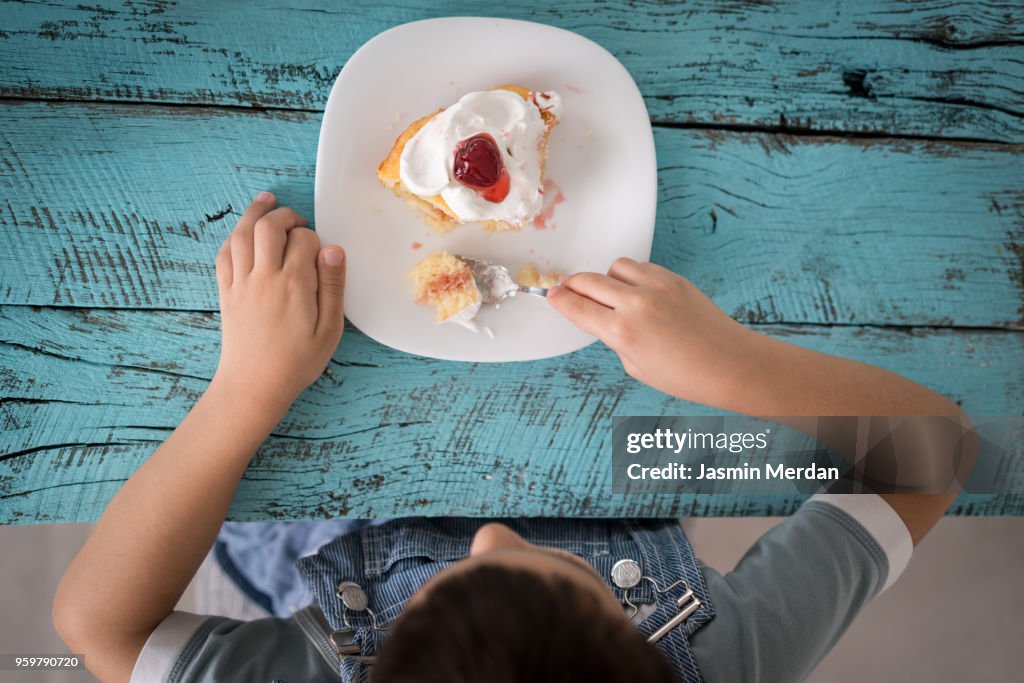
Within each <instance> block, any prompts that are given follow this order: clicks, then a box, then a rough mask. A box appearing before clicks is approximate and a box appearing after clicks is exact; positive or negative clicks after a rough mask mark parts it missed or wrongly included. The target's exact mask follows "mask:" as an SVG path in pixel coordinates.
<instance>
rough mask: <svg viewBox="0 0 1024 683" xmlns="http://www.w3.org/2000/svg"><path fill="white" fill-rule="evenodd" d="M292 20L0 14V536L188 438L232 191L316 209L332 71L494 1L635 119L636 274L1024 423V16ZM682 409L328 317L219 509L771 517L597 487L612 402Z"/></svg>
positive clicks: (93, 12)
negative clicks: (647, 135) (415, 27)
mask: <svg viewBox="0 0 1024 683" xmlns="http://www.w3.org/2000/svg"><path fill="white" fill-rule="evenodd" d="M287 4H288V7H278V3H276V2H269V1H267V0H261V1H259V2H250V1H244V2H243V1H242V0H238V1H236V2H201V1H199V0H195V1H193V2H173V1H167V0H152V1H148V2H147V1H142V0H136V1H134V2H132V1H129V0H125V1H124V2H115V1H113V0H91V2H90V3H89V4H88V5H81V4H73V3H68V4H67V5H66V6H61V5H60V3H45V4H43V3H29V2H13V1H11V2H0V97H2V101H0V130H2V146H0V187H2V190H3V198H2V205H0V267H2V273H0V304H2V307H0V330H2V344H0V425H2V436H0V453H2V454H3V455H0V521H2V522H4V523H20V522H54V521H79V520H92V519H95V518H96V517H97V516H98V515H99V514H100V512H101V511H102V510H103V507H104V505H105V504H106V502H107V501H108V500H109V499H110V498H111V496H112V495H113V494H114V492H115V491H116V490H117V488H118V487H119V486H120V484H121V483H122V482H123V481H124V480H125V479H126V478H127V477H128V476H129V475H130V474H131V473H132V472H133V471H134V470H135V468H136V467H138V465H139V464H140V463H141V462H142V461H143V460H144V459H145V458H146V457H147V455H149V454H150V453H151V452H152V451H153V449H154V448H155V447H156V446H157V444H159V443H160V442H161V440H163V439H164V438H165V437H166V436H167V435H168V433H169V432H170V431H171V430H172V429H173V428H174V427H175V426H176V425H177V424H178V422H179V421H180V420H181V418H182V417H183V416H184V415H185V413H186V411H187V410H188V408H189V407H190V405H191V404H192V402H193V401H194V400H195V399H196V398H197V397H198V396H199V394H200V393H201V392H202V391H203V389H204V388H205V386H206V384H207V381H208V380H209V378H210V376H211V373H212V371H213V369H214V364H215V362H216V359H217V349H218V339H219V320H218V315H217V299H216V286H215V280H214V274H213V260H214V254H215V252H216V250H217V248H218V245H219V244H220V242H221V241H222V240H223V239H224V236H225V235H226V234H227V233H228V231H229V230H230V229H231V228H232V227H233V225H234V222H235V219H236V217H237V215H238V213H239V209H240V207H243V206H244V205H245V204H246V203H247V201H248V199H249V198H250V197H252V196H253V194H255V193H256V192H257V191H258V190H261V189H270V190H272V191H274V192H276V193H277V194H278V196H279V197H280V199H281V200H282V201H283V202H285V203H287V204H289V205H292V206H294V207H296V208H297V209H298V210H299V211H300V212H302V213H304V214H305V215H307V216H312V215H313V206H312V203H313V176H314V163H315V153H316V142H317V134H318V130H319V125H320V113H321V111H322V108H323V106H324V103H325V102H326V99H327V95H328V92H329V89H330V87H331V84H332V83H333V80H334V78H335V77H336V75H337V74H338V72H339V70H340V69H341V68H342V67H343V66H344V65H345V60H346V59H347V58H348V57H349V56H350V55H351V54H352V52H353V51H354V50H355V49H356V48H358V47H359V45H361V44H362V43H363V42H365V41H366V40H368V39H369V38H371V37H373V36H374V35H375V34H377V33H379V32H380V31H383V30H385V29H387V28H389V27H391V26H394V25H396V24H399V23H403V22H407V21H413V20H416V19H422V18H427V17H431V16H441V15H467V14H468V15H474V14H476V15H479V14H490V13H491V12H493V11H496V10H500V11H502V12H505V13H506V14H504V16H509V17H513V18H523V19H531V20H534V21H540V22H545V23H549V24H553V25H556V26H560V27H563V28H567V29H570V30H573V31H576V32H578V33H581V34H582V35H584V36H587V37H589V38H591V39H593V40H595V41H597V42H598V43H600V44H601V45H603V46H605V47H606V48H608V49H609V50H610V51H611V52H612V53H614V54H615V55H616V56H617V57H618V58H619V59H620V60H621V61H622V62H623V63H624V64H625V65H626V67H627V68H628V69H629V71H630V72H631V73H632V75H633V77H634V78H635V79H636V81H637V83H638V84H639V86H640V90H641V91H642V93H643V95H644V97H645V100H646V103H647V107H648V109H649V111H650V115H651V119H652V122H653V123H654V125H655V140H656V144H657V153H658V164H659V190H660V195H659V200H660V201H659V205H658V221H657V228H656V232H655V240H654V253H653V257H652V258H653V260H654V261H656V262H658V263H661V264H663V265H665V266H667V267H669V268H671V269H673V270H676V271H678V272H680V273H683V274H685V275H686V276H687V277H689V278H690V279H692V280H693V281H694V282H695V283H697V285H699V286H700V287H701V288H703V289H704V290H705V291H706V292H708V293H709V294H710V295H711V296H712V297H713V298H714V299H715V301H716V302H717V303H718V304H719V305H720V306H722V307H723V308H724V309H725V310H726V311H728V312H729V313H731V314H732V315H733V316H734V317H736V318H737V319H739V320H742V321H743V322H745V323H748V324H750V325H754V326H756V327H757V328H758V329H761V330H763V331H765V332H767V333H769V334H773V335H778V336H781V337H784V338H786V339H788V340H789V341H792V342H794V343H797V344H801V345H806V346H808V347H812V348H816V349H821V350H824V351H829V352H832V353H837V354H840V355H843V356H848V357H852V358H857V359H861V360H865V361H868V362H871V363H876V364H878V365H881V366H884V367H887V368H891V369H892V370H895V371H897V372H900V373H904V374H906V375H908V376H910V377H911V378H913V379H915V380H918V381H920V382H923V383H924V384H926V385H928V386H931V387H933V388H935V389H936V390H938V391H940V392H943V393H944V394H947V395H949V396H952V397H953V398H955V399H956V400H957V401H958V402H959V403H960V404H961V405H962V406H963V407H964V409H965V410H967V411H968V412H970V413H974V414H978V415H1020V414H1021V413H1022V409H1024V6H1022V4H1021V3H1020V2H1019V1H1016V0H1007V1H1005V2H997V1H992V2H980V1H979V2H965V3H959V4H958V3H949V2H917V3H901V2H895V1H884V0H872V1H865V2H856V3H854V2H849V3H840V2H837V1H836V2H821V1H818V0H808V1H806V2H797V1H784V0H779V1H776V2H758V3H755V2H725V1H722V2H719V1H717V0H707V1H704V2H698V1H694V2H687V3H683V4H680V5H672V4H671V3H660V2H642V1H641V2H627V1H620V0H604V1H602V2H592V3H591V2H577V3H550V2H536V1H535V2H527V3H521V4H518V5H516V6H513V5H511V4H509V5H500V6H499V5H495V4H493V3H486V4H477V3H470V2H456V1H451V2H425V1H422V0H409V1H408V2H402V3H394V4H392V3H386V2H385V3H379V2H370V3H353V2H350V3H345V4H344V5H342V4H341V3H327V2H310V1H307V0H294V1H293V2H290V3H287ZM382 87H387V84H386V83H382ZM495 396H503V397H505V398H506V400H502V401H494V400H492V398H493V397H495ZM705 413H707V410H705V409H703V408H701V407H699V406H693V405H689V404H685V403H683V402H680V401H676V400H674V399H668V398H665V397H664V396H662V395H659V394H658V393H656V392H654V391H652V390H649V389H646V388H644V387H643V386H640V385H639V384H637V383H635V382H634V381H632V380H630V379H629V378H628V377H626V376H625V375H624V374H623V372H622V370H621V368H620V366H619V364H618V362H617V360H616V358H615V357H614V356H613V354H611V353H610V352H609V351H608V350H607V349H606V348H604V347H602V346H600V345H594V346H591V347H589V348H587V349H585V350H583V351H581V352H578V353H575V354H572V355H568V356H564V357H561V358H555V359H551V360H546V361H540V362H530V363H516V364H508V365H488V364H460V363H450V362H441V361H435V360H428V359H423V358H418V357H413V356H409V355H405V354H402V353H399V352H396V351H393V350H391V349H388V348H385V347H382V346H380V345H378V344H376V343H374V342H372V341H370V340H369V339H368V338H366V337H365V336H363V335H362V334H360V333H359V332H358V331H357V330H355V329H349V330H348V331H347V332H346V334H345V341H344V343H343V344H342V346H341V348H340V349H339V350H338V352H337V353H336V354H335V357H334V359H333V361H332V362H331V364H330V367H329V369H328V371H327V372H326V373H325V375H324V376H323V377H322V378H321V379H320V380H319V381H318V382H317V383H316V384H315V385H314V386H313V387H312V388H311V389H310V390H309V391H307V392H306V393H305V394H304V395H303V396H302V398H301V399H300V400H299V402H298V403H297V404H296V405H295V406H294V408H293V409H292V411H291V412H290V413H289V414H288V416H287V418H286V419H285V420H284V422H283V423H282V424H281V425H280V427H279V428H278V429H277V430H276V432H275V433H274V435H273V436H272V437H271V438H270V440H269V441H268V442H267V444H266V445H265V447H264V448H263V449H262V450H261V451H260V452H259V454H258V455H257V457H256V458H255V460H254V461H253V463H252V465H251V467H250V468H249V470H248V472H247V473H246V475H245V479H244V481H243V482H242V485H241V487H240V488H239V490H238V495H237V497H236V499H235V502H234V505H233V506H232V508H231V515H232V517H233V518H235V519H291V518H303V517H306V518H308V517H313V518H321V517H331V516H347V517H357V516H359V517H372V516H393V515H410V514H464V515H541V514H545V515H588V516H615V515H642V516H653V515H679V514H707V515H723V514H729V515H759V514H785V513H788V512H790V511H791V510H793V509H794V507H795V506H796V505H797V504H798V503H799V499H798V498H796V497H751V496H717V497H716V496H712V497H707V496H705V497H694V496H691V497H666V496H662V497H654V496H651V497H642V496H633V497H623V496H613V495H612V494H611V491H610V488H611V487H610V474H609V466H610V452H609V449H610V445H609V444H610V432H611V418H612V416H613V415H650V414H705ZM952 512H953V513H954V514H1022V513H1024V501H1022V500H1021V498H1020V497H1019V496H1018V497H1013V496H1003V497H1000V496H991V495H989V496H977V495H976V496H969V497H962V498H961V499H960V500H959V501H958V502H957V504H956V505H955V506H954V508H953V510H952Z"/></svg>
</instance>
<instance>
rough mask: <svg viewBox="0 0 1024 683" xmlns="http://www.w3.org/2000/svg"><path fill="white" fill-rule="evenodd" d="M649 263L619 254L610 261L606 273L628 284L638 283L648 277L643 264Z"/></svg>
mask: <svg viewBox="0 0 1024 683" xmlns="http://www.w3.org/2000/svg"><path fill="white" fill-rule="evenodd" d="M648 265H650V264H646V263H640V262H638V261H634V260H633V259H631V258H628V257H626V256H621V257H619V258H617V259H615V261H614V262H613V263H612V267H611V268H609V269H608V275H609V276H611V277H613V278H615V279H616V280H619V281H621V282H625V283H627V284H630V285H638V284H640V283H642V282H643V281H644V280H645V279H647V278H648V277H649V274H648V273H647V271H646V270H645V266H648Z"/></svg>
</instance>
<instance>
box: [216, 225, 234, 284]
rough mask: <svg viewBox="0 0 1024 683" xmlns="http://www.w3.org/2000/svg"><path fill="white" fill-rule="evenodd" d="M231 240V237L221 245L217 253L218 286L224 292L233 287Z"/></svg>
mask: <svg viewBox="0 0 1024 683" xmlns="http://www.w3.org/2000/svg"><path fill="white" fill-rule="evenodd" d="M230 245H231V240H230V237H229V238H228V239H226V240H224V244H222V245H220V251H218V252H217V285H218V286H219V287H220V288H221V289H222V290H223V289H227V288H228V287H230V286H231V280H232V276H231V246H230Z"/></svg>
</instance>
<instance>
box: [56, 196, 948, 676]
mask: <svg viewBox="0 0 1024 683" xmlns="http://www.w3.org/2000/svg"><path fill="white" fill-rule="evenodd" d="M274 207H275V200H274V197H273V196H272V195H270V194H269V193H266V192H263V193H260V194H259V195H258V196H257V197H256V199H255V201H254V202H253V203H252V204H251V205H250V206H249V208H248V209H247V210H246V211H245V214H244V215H243V216H242V218H241V220H239V222H238V225H237V227H236V228H235V230H234V231H233V232H232V234H231V235H230V236H229V237H228V239H227V241H226V242H225V243H224V246H223V247H222V248H221V250H220V253H219V254H218V256H217V281H218V285H219V289H220V299H221V314H222V324H223V344H222V349H221V358H220V363H219V365H218V368H217V371H216V373H215V375H214V378H213V380H212V381H211V382H210V385H209V388H208V389H207V391H206V392H205V393H204V395H203V396H202V397H201V398H200V399H199V401H198V402H197V403H196V405H195V406H194V407H193V409H192V410H191V412H190V413H189V414H188V416H187V417H186V418H185V420H184V421H183V422H182V424H181V425H180V426H179V427H178V428H177V429H176V430H175V431H174V433H173V434H171V436H170V437H169V438H168V439H167V441H166V442H165V443H164V444H163V445H162V446H161V447H160V448H159V449H157V451H156V452H155V453H154V454H153V455H152V457H150V459H149V460H148V461H147V462H146V463H144V464H143V465H142V467H140V468H139V470H138V471H137V472H136V473H135V474H134V475H133V476H132V477H131V478H130V479H129V480H128V481H127V482H126V483H125V485H124V487H122V489H121V490H120V491H119V492H118V494H117V495H116V496H115V497H114V499H113V500H112V501H111V502H110V504H109V506H108V507H107V509H106V511H105V512H104V514H103V516H102V518H101V519H100V521H99V523H98V524H97V526H96V529H95V531H94V532H93V534H92V536H91V537H90V538H89V540H88V542H87V543H86V544H85V546H84V547H83V548H82V550H81V552H80V553H79V554H78V556H77V557H76V558H75V560H74V561H73V562H72V564H71V566H70V567H69V568H68V570H67V572H66V573H65V575H64V578H63V580H62V582H61V585H60V587H59V588H58V591H57V595H56V598H55V603H54V621H55V624H56V626H57V629H58V631H59V633H60V634H61V636H62V637H63V638H64V640H65V642H66V643H67V644H68V647H69V648H70V649H71V650H72V651H74V652H82V653H84V654H85V662H86V664H87V666H88V667H89V669H90V670H91V671H92V672H93V673H95V674H96V675H97V676H98V677H99V678H100V679H102V680H105V681H125V680H129V679H132V680H137V681H155V680H172V681H179V680H242V681H271V680H286V681H293V682H295V681H312V680H345V681H356V680H359V681H362V680H367V679H368V678H369V679H372V680H374V681H382V682H390V681H439V682H440V681H446V682H451V681H488V682H489V683H494V682H501V681H522V680H527V681H534V680H563V681H572V680H581V681H584V680H585V681H590V680H603V681H667V680H684V681H700V680H707V681H752V680H761V681H795V680H799V679H801V678H803V677H804V676H806V675H807V674H808V673H809V672H810V671H811V670H812V669H813V668H814V666H815V665H816V663H817V662H818V661H820V659H821V658H822V657H823V656H824V655H825V654H826V653H827V652H828V650H829V649H830V648H831V647H832V645H833V644H834V643H835V642H836V640H837V639H838V638H839V636H840V635H841V634H842V633H843V631H844V630H845V629H846V627H847V626H848V625H849V623H850V622H851V621H852V619H853V617H854V616H855V615H856V614H857V613H858V612H859V611H860V609H861V608H863V607H864V606H865V605H866V604H867V603H868V602H869V601H870V600H871V599H872V598H873V597H874V596H875V595H877V594H878V593H879V592H881V591H882V590H883V589H884V588H885V587H886V586H888V585H890V584H891V583H892V582H893V581H894V580H895V579H896V578H897V577H898V576H899V574H900V572H901V571H902V569H903V568H904V566H905V565H906V562H907V560H908V559H909V556H910V552H911V548H912V546H913V545H914V544H916V543H917V542H918V541H920V539H921V538H922V537H923V536H924V535H925V534H926V533H927V532H928V531H929V530H930V529H931V527H932V526H933V525H934V524H935V522H936V521H937V520H938V519H939V517H940V516H941V515H942V514H943V512H944V511H945V510H946V508H947V507H948V505H949V504H950V502H951V500H952V496H950V495H945V494H943V495H916V494H915V495H910V494H893V495H886V496H877V495H872V494H866V495H857V496H852V495H851V496H815V497H814V498H812V499H811V501H810V502H808V503H806V504H805V505H804V506H803V507H802V508H801V509H800V510H799V511H798V512H797V513H796V514H794V515H793V516H792V517H791V518H790V519H789V520H787V521H786V522H785V523H784V524H782V525H780V526H778V527H777V528H775V529H774V530H772V531H771V532H769V533H768V534H766V535H765V536H764V537H763V538H762V539H760V540H759V541H758V542H757V544H756V545H755V546H754V547H753V548H752V549H751V550H750V552H748V554H747V555H746V557H744V559H743V560H742V561H741V562H740V564H739V565H738V566H737V568H736V569H735V571H733V572H731V573H729V574H728V575H725V576H722V575H720V574H718V573H716V572H715V571H713V570H711V569H709V568H706V567H703V566H701V565H699V564H698V563H697V562H696V560H695V559H694V557H693V553H692V549H691V548H690V545H689V542H688V541H687V540H686V538H685V535H684V534H683V532H682V530H681V528H680V527H679V525H678V524H677V523H675V521H673V520H620V521H616V520H518V521H513V522H507V523H504V524H500V523H493V522H492V523H488V522H486V521H485V520H462V519H452V520H445V519H441V520H427V519H408V520H392V521H390V522H387V523H384V524H378V525H373V526H365V527H363V528H361V529H358V530H354V531H351V532H349V533H346V534H341V535H340V536H339V537H338V538H336V539H333V540H331V541H330V542H329V543H327V544H326V545H325V546H324V547H323V548H321V549H320V550H319V552H317V553H316V554H315V555H312V556H310V557H306V558H303V559H302V560H301V561H300V562H299V566H300V569H301V571H302V572H303V574H304V575H305V579H306V582H307V583H308V588H309V591H310V593H311V594H312V596H313V598H314V600H313V602H312V603H311V604H310V605H309V606H307V607H304V608H303V609H301V610H299V611H298V612H296V613H294V614H292V615H279V616H276V617H269V618H265V619H258V620H254V621H249V622H240V621H236V620H231V619H226V618H222V617H208V616H198V615H191V614H187V613H179V612H174V611H173V609H174V606H175V604H176V603H177V601H178V599H179V598H180V596H181V594H182V591H183V590H184V589H185V587H186V586H187V585H188V583H189V581H190V580H191V578H192V576H193V575H194V573H195V571H196V568H197V567H198V566H199V565H200V563H201V562H202V560H203V558H204V556H205V555H206V554H207V552H208V551H209V550H210V547H211V545H212V544H213V543H214V540H215V538H216V537H217V533H218V529H220V527H221V522H222V521H223V519H224V516H225V514H226V511H227V508H228V504H229V503H230V501H231V498H232V495H233V493H234V491H235V487H236V485H237V484H238V481H239V479H240V478H241V476H242V473H243V472H244V470H245V468H246V466H247V465H248V463H249V460H250V459H251V458H252V456H253V454H254V453H255V451H256V449H257V448H258V447H259V445H260V443H261V442H262V441H263V440H264V439H265V438H266V437H267V435H268V434H269V433H270V432H271V430H272V429H273V428H274V426H275V424H276V423H277V422H278V421H279V420H280V419H281V418H282V416H283V415H284V413H285V411H286V410H287V409H288V407H289V405H290V404H291V403H292V401H294V400H295V398H296V397H297V396H298V395H299V394H300V393H301V392H302V391H303V389H305V387H307V386H308V385H309V384H311V383H312V382H313V381H314V380H315V379H316V378H317V377H318V376H319V375H320V373H321V372H322V371H323V369H324V367H325V366H326V365H327V362H328V360H329V359H330V357H331V355H332V353H333V352H334V350H335V348H336V347H337V345H338V342H339V340H340V338H341V335H342V323H343V310H342V303H343V298H344V281H345V254H344V252H343V251H342V249H341V248H340V247H338V246H333V245H332V246H327V247H324V248H320V246H319V241H318V239H317V237H316V234H315V233H313V232H312V231H310V230H309V229H307V228H306V222H305V220H304V219H303V218H301V217H300V216H298V215H297V214H296V213H295V212H294V211H292V210H290V209H287V208H274ZM548 300H549V303H550V305H551V306H552V307H553V308H554V309H555V310H557V311H558V312H559V313H561V314H562V315H564V316H565V317H566V318H568V319H569V320H570V321H572V322H573V323H574V324H576V325H577V326H579V327H580V328H582V329H583V330H585V331H587V332H590V333H591V334H594V335H595V336H597V337H599V338H600V339H601V340H602V341H603V342H604V343H606V344H607V345H608V346H609V347H611V348H612V349H613V350H614V351H615V352H616V353H617V354H618V356H619V358H620V359H621V361H622V365H623V367H624V368H625V370H626V372H628V373H629V374H630V375H632V376H633V377H634V378H636V379H637V380H639V381H641V382H645V383H647V384H649V385H651V386H652V387H655V388H657V389H659V390H661V391H664V392H666V393H668V394H671V395H673V396H676V397H678V398H681V399H685V400H688V401H696V402H700V403H705V404H708V405H711V406H715V407H717V408H720V409H722V410H729V411H737V412H742V413H747V414H753V415H860V414H863V415H960V414H961V413H960V410H959V408H958V407H957V406H956V405H955V404H954V403H952V402H951V401H949V400H947V399H945V398H943V397H941V396H939V395H937V394H935V393H933V392H931V391H929V390H928V389H925V388H924V387H921V386H919V385H917V384H915V383H913V382H911V381H909V380H907V379H905V378H902V377H899V376H897V375H894V374H892V373H890V372H886V371H884V370H881V369H878V368H874V367H870V366H867V365H863V364H860V363H855V362H852V361H847V360H842V359H839V358H834V357H831V356H827V355H824V354H820V353H816V352H812V351H808V350H805V349H801V348H798V347H796V346H792V345H790V344H787V343H784V342H782V341H779V340H776V339H772V338H769V337H766V336H763V335H761V334H758V333H756V332H754V331H752V330H749V329H747V328H745V327H743V326H742V325H740V324H739V323H737V322H736V321H734V320H732V319H731V318H730V317H729V316H727V315H725V314H724V313H723V312H722V311H720V310H719V309H718V308H717V307H715V305H714V304H713V303H712V302H711V300H710V299H708V298H707V297H706V296H704V295H703V294H702V293H701V292H700V291H698V290H697V288H696V287H694V286H693V285H692V284H691V283H690V282H688V281H687V280H685V279H683V278H682V277H680V276H678V275H675V274H673V273H671V272H669V271H667V270H665V269H664V268H661V267H658V266H655V265H652V264H649V263H638V262H636V261H632V260H630V259H619V260H618V261H616V262H615V263H614V264H613V265H612V267H611V269H610V270H609V271H608V274H607V275H600V274H596V273H579V274H576V275H573V276H572V277H570V278H568V279H567V280H566V281H565V283H564V284H563V286H561V287H556V288H555V289H553V290H552V291H551V292H550V294H549V297H548ZM466 555H468V557H465V556H466ZM464 557H465V559H463V558H464ZM641 576H643V578H641ZM680 580H682V581H685V584H680V583H678V582H679V581H680ZM673 584H677V585H673ZM630 586H634V587H633V588H631V589H630V590H629V592H628V594H627V593H626V592H625V591H624V588H628V587H630ZM686 589H689V590H690V591H692V594H690V595H689V596H688V597H687V596H683V593H684V591H685V590H686ZM627 598H628V599H629V603H627V602H626V599H627ZM630 604H635V605H636V606H637V609H638V610H639V611H638V613H634V608H632V607H630V606H629V605H630ZM684 609H688V610H690V611H691V612H692V614H690V615H689V616H688V617H687V618H685V619H680V620H679V621H680V622H681V623H680V625H678V626H676V627H674V628H667V631H666V632H665V634H664V635H663V636H662V637H661V638H660V639H659V640H657V643H656V644H652V643H649V642H647V638H645V636H647V637H650V636H651V635H653V634H654V633H655V632H656V631H657V630H658V629H659V628H660V627H662V626H665V625H666V624H669V622H673V619H674V618H675V617H676V615H678V614H679V613H680V612H681V611H682V610H684ZM673 623H674V622H673ZM669 625H671V624H669Z"/></svg>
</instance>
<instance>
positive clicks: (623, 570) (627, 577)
mask: <svg viewBox="0 0 1024 683" xmlns="http://www.w3.org/2000/svg"><path fill="white" fill-rule="evenodd" d="M643 575H644V573H643V572H642V571H640V565H639V564H637V563H636V560H628V559H627V560H619V561H618V562H616V563H615V564H614V565H612V582H614V583H615V585H616V586H618V587H619V588H623V589H626V588H634V587H636V586H637V585H639V583H640V580H641V579H642V578H643Z"/></svg>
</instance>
